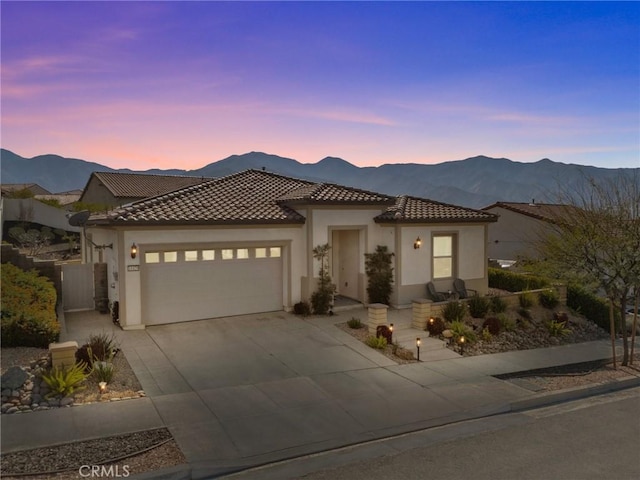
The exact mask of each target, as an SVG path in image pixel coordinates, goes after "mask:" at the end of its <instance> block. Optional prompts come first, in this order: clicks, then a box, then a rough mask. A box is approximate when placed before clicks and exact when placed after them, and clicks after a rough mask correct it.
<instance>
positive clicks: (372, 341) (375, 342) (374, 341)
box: [366, 335, 387, 350]
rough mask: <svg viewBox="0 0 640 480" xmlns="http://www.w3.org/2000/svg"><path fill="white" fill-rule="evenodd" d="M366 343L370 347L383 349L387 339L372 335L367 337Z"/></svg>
mask: <svg viewBox="0 0 640 480" xmlns="http://www.w3.org/2000/svg"><path fill="white" fill-rule="evenodd" d="M366 343H367V345H368V346H370V347H371V348H377V349H378V350H383V349H384V348H385V347H386V346H387V339H386V338H384V337H374V336H373V335H372V336H370V337H367V340H366Z"/></svg>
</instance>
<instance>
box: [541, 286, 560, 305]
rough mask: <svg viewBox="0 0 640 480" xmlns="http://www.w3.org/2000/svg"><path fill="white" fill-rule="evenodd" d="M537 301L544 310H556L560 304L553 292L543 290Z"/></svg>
mask: <svg viewBox="0 0 640 480" xmlns="http://www.w3.org/2000/svg"><path fill="white" fill-rule="evenodd" d="M538 301H539V302H540V305H542V306H543V307H545V308H556V307H557V306H558V304H559V303H560V298H558V294H557V293H556V291H555V290H543V291H542V292H540V293H539V294H538Z"/></svg>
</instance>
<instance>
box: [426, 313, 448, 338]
mask: <svg viewBox="0 0 640 480" xmlns="http://www.w3.org/2000/svg"><path fill="white" fill-rule="evenodd" d="M444 329H445V325H444V322H443V321H442V319H441V318H440V317H435V318H433V317H431V318H430V319H429V320H428V321H427V331H428V332H429V335H431V336H436V335H440V334H441V333H442V332H444Z"/></svg>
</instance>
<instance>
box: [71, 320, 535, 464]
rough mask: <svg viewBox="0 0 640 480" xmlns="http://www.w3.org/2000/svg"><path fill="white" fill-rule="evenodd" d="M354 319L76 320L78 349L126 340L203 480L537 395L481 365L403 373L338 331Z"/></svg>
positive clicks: (422, 366)
mask: <svg viewBox="0 0 640 480" xmlns="http://www.w3.org/2000/svg"><path fill="white" fill-rule="evenodd" d="M359 313H360V312H359ZM351 316H352V312H349V314H348V315H346V314H345V315H344V318H340V317H322V318H313V317H310V318H307V319H303V318H300V317H296V316H294V315H290V314H287V313H282V312H280V313H274V314H268V315H251V316H243V317H232V318H225V319H212V320H204V321H196V322H188V323H181V324H174V325H163V326H154V327H149V328H147V329H146V330H145V331H128V332H123V331H120V330H119V329H117V328H116V327H112V326H111V324H110V323H108V319H106V317H105V316H102V317H97V318H96V314H93V317H92V318H93V320H91V321H89V319H87V317H84V318H82V317H81V314H70V315H67V331H68V335H67V337H66V339H76V340H78V342H79V343H80V342H82V341H83V340H84V339H85V338H86V337H87V336H88V333H96V332H100V331H103V330H105V328H107V329H112V330H113V331H114V333H115V334H116V335H117V337H118V338H119V341H120V343H121V348H122V350H123V351H124V353H125V355H126V357H127V359H128V360H129V363H130V364H131V367H132V368H133V369H134V371H135V373H136V375H137V376H138V379H139V380H140V382H141V384H142V386H143V388H144V390H145V392H146V393H147V395H148V396H149V397H150V398H151V401H152V403H153V405H154V406H155V408H156V409H157V411H158V413H159V415H160V417H161V418H162V420H163V421H164V423H165V424H166V425H167V426H168V427H169V428H170V430H171V431H172V433H173V435H174V437H175V438H176V440H177V441H178V443H179V444H180V447H181V448H182V450H183V452H184V453H185V455H186V456H187V458H188V460H189V463H190V464H191V466H192V468H193V469H194V476H198V475H197V472H198V471H200V472H201V473H202V475H204V474H205V472H207V473H206V474H207V475H211V474H212V473H216V472H223V471H225V470H229V469H234V468H237V467H243V466H248V465H256V464H260V463H263V462H268V461H274V460H279V459H283V458H287V457H291V456H296V455H301V454H305V453H311V452H317V451H320V450H324V449H328V448H333V447H337V446H343V445H346V444H350V443H354V442H361V441H365V440H370V439H373V438H379V437H382V436H386V435H390V434H394V433H400V432H406V431H409V430H415V429H419V428H425V427H429V426H433V425H438V424H442V423H447V422H449V421H455V420H462V419H465V418H471V417H472V416H474V415H472V414H471V411H472V410H475V411H477V410H478V409H485V410H486V412H488V413H491V412H493V411H501V409H503V408H506V400H508V399H518V398H522V397H524V396H527V395H528V394H530V393H531V392H527V391H526V390H524V389H520V388H518V387H516V386H513V385H508V384H505V383H503V382H501V381H499V380H496V379H494V378H492V377H488V376H487V375H486V374H484V373H482V372H481V371H480V370H474V369H473V367H469V366H465V367H463V368H460V367H459V366H458V367H456V366H455V365H452V366H450V367H447V365H448V363H447V362H444V363H442V362H433V363H418V364H410V365H396V364H395V363H394V362H393V361H391V360H389V359H388V358H387V357H385V356H383V355H382V354H380V353H378V352H376V351H375V350H373V349H371V348H369V347H367V346H365V345H363V344H362V343H361V342H359V341H358V340H356V339H354V338H353V337H352V336H350V335H349V334H347V333H345V332H343V331H341V330H340V329H338V328H336V327H335V325H334V324H335V323H337V322H339V321H341V320H343V321H346V320H347V319H349V318H350V317H351ZM359 316H360V318H366V313H365V312H364V310H363V311H362V314H360V315H359ZM100 318H102V320H100ZM105 319H106V320H105ZM100 322H101V323H100ZM99 323H100V324H99ZM90 331H91V332H90ZM505 399H506V400H505Z"/></svg>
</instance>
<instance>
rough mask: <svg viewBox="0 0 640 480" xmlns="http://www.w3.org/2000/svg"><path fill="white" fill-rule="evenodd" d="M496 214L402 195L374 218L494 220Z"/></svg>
mask: <svg viewBox="0 0 640 480" xmlns="http://www.w3.org/2000/svg"><path fill="white" fill-rule="evenodd" d="M497 220H498V217H497V216H496V215H493V214H491V213H488V212H483V211H481V210H475V209H473V208H466V207H459V206H457V205H450V204H447V203H441V202H436V201H434V200H428V199H426V198H418V197H411V196H407V195H403V196H400V197H398V198H397V200H396V203H395V205H394V206H392V207H390V208H388V209H387V211H386V212H384V213H382V214H380V215H378V216H377V217H376V218H375V221H376V222H377V223H460V222H495V221H497Z"/></svg>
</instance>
